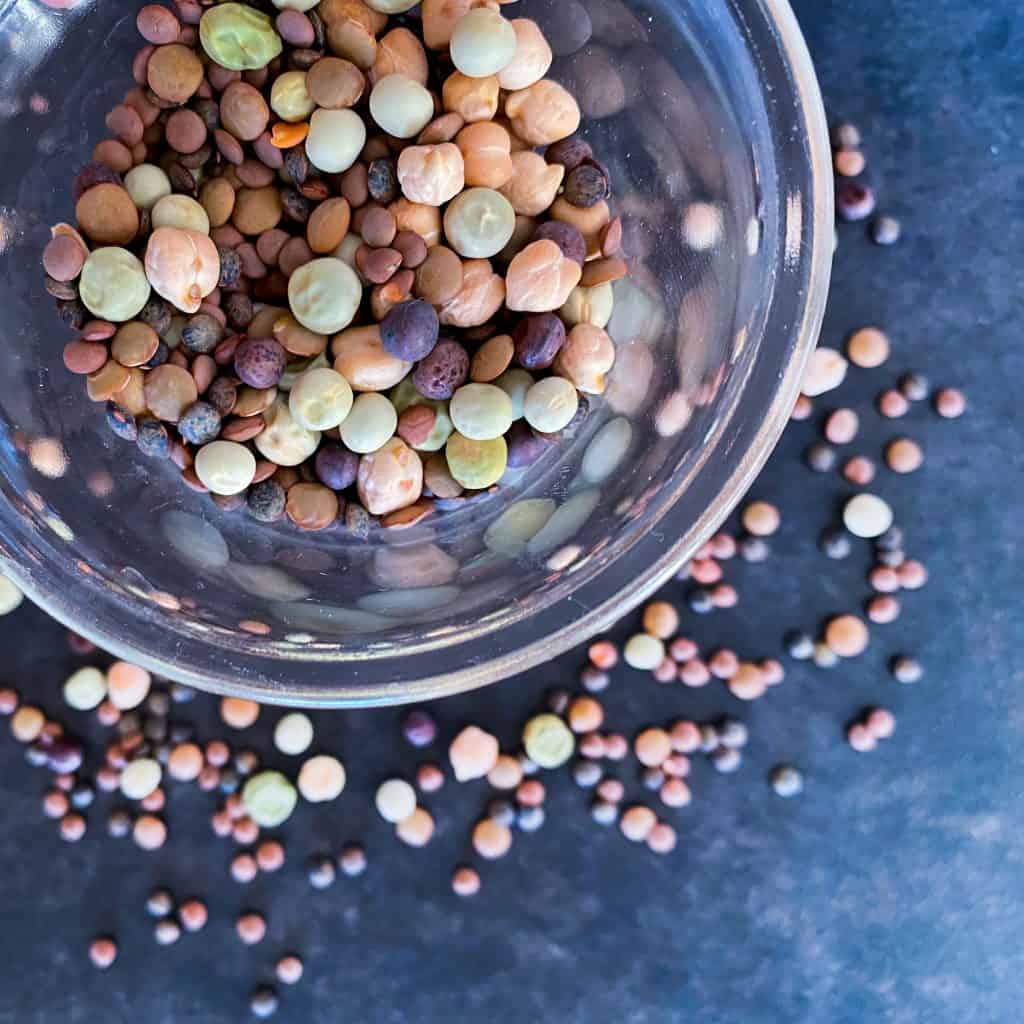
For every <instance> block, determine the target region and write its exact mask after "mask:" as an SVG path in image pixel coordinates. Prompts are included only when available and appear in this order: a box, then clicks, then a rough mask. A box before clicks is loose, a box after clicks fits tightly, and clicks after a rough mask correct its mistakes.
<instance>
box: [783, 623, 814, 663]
mask: <svg viewBox="0 0 1024 1024" xmlns="http://www.w3.org/2000/svg"><path fill="white" fill-rule="evenodd" d="M783 643H784V644H785V645H786V652H787V653H788V654H789V656H790V657H791V658H794V659H795V660H796V661H807V660H808V659H809V658H810V657H811V656H812V655H813V654H814V637H812V636H811V635H810V633H804V632H802V631H801V630H792V631H790V632H789V633H787V634H786V635H785V637H783Z"/></svg>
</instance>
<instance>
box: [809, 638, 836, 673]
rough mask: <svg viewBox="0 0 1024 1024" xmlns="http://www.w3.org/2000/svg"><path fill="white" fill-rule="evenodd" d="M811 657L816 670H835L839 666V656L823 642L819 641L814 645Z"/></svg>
mask: <svg viewBox="0 0 1024 1024" xmlns="http://www.w3.org/2000/svg"><path fill="white" fill-rule="evenodd" d="M811 657H812V659H813V660H814V664H815V665H817V666H818V668H835V666H836V665H838V664H839V655H838V654H836V652H835V651H833V650H832V648H831V647H829V645H828V644H827V643H825V641H824V640H819V641H818V642H817V643H816V644H815V645H814V653H813V654H812V655H811Z"/></svg>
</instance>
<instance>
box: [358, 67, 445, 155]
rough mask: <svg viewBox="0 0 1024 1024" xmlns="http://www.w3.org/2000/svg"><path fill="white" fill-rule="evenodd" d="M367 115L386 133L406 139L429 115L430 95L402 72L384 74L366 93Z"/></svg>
mask: <svg viewBox="0 0 1024 1024" xmlns="http://www.w3.org/2000/svg"><path fill="white" fill-rule="evenodd" d="M370 114H371V116H372V117H373V119H374V121H376V122H377V124H378V125H380V127H381V128H383V129H384V131H386V132H387V133H388V134H389V135H394V136H395V137H396V138H399V139H410V138H412V137H413V136H414V135H418V134H419V133H420V132H421V131H423V129H424V128H425V127H426V126H427V125H428V124H429V123H430V120H431V119H432V118H433V116H434V98H433V97H432V96H431V95H430V93H429V92H428V91H427V90H426V89H425V88H424V87H423V86H422V85H420V84H419V82H414V81H413V80H412V79H411V78H406V77H405V75H385V76H384V77H383V78H382V79H381V80H380V81H379V82H378V83H377V84H376V85H375V86H374V87H373V91H372V92H371V93H370ZM360 148H362V147H360Z"/></svg>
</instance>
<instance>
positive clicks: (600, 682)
mask: <svg viewBox="0 0 1024 1024" xmlns="http://www.w3.org/2000/svg"><path fill="white" fill-rule="evenodd" d="M610 682H611V676H609V675H608V673H607V672H602V671H601V669H599V668H598V667H597V666H596V665H584V666H583V668H581V669H580V686H582V687H583V689H584V690H586V691H587V693H600V692H601V691H602V690H607V689H608V684H609V683H610Z"/></svg>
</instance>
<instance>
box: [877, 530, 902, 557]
mask: <svg viewBox="0 0 1024 1024" xmlns="http://www.w3.org/2000/svg"><path fill="white" fill-rule="evenodd" d="M902 547H903V530H902V529H901V528H900V527H899V526H890V527H889V529H888V530H886V531H885V533H883V534H882V536H881V537H876V538H875V549H876V550H877V551H899V550H901V549H902Z"/></svg>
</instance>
